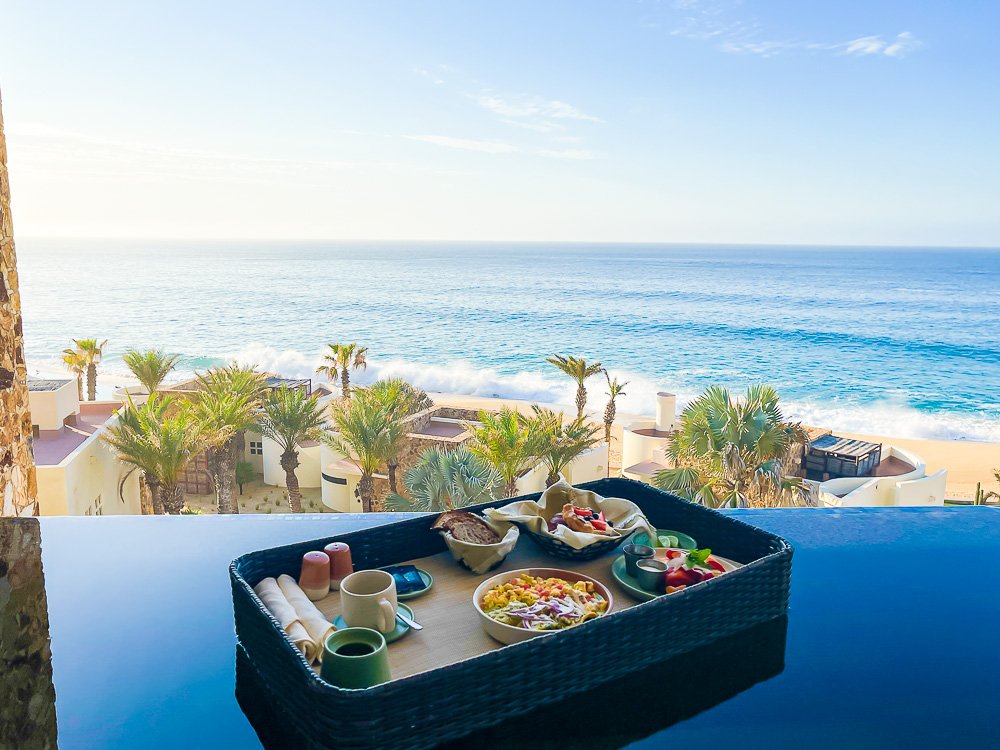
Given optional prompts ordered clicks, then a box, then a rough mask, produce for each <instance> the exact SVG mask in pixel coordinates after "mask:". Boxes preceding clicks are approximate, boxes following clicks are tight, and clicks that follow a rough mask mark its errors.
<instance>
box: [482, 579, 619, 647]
mask: <svg viewBox="0 0 1000 750" xmlns="http://www.w3.org/2000/svg"><path fill="white" fill-rule="evenodd" d="M525 575H527V576H534V577H540V578H562V579H563V580H565V581H569V582H570V583H576V582H577V581H589V582H590V583H592V584H594V590H595V591H596V593H598V594H600V595H601V596H602V597H604V599H605V601H607V603H608V607H607V609H606V610H604V612H603V613H602V614H599V615H598V616H597V617H596V618H593V619H600V618H601V617H604V616H605V615H607V614H608V613H610V612H611V608H612V607H613V606H614V603H615V602H614V598H613V597H612V596H611V592H610V591H609V590H608V587H607V586H605V585H604V584H603V583H601V582H600V581H598V580H597V579H596V578H591V577H590V576H586V575H584V574H583V573H577V572H574V571H572V570H561V569H559V568H521V569H520V570H509V571H507V572H506V573H499V574H497V575H495V576H492V577H490V578H487V579H486V580H485V581H483V582H482V583H481V584H479V585H478V586H477V587H476V591H475V593H473V595H472V606H473V607H475V609H476V614H477V615H478V616H479V622H480V624H481V625H482V626H483V630H485V631H486V632H487V633H488V634H489V635H490V636H491V637H492V638H495V639H496V640H498V641H500V643H504V644H507V645H509V644H511V643H520V642H521V641H526V640H528V639H530V638H536V637H538V636H540V635H551V634H553V633H561V632H563V631H566V630H570V629H572V628H575V627H579V625H585V624H586V623H585V622H584V623H579V624H578V625H570V626H569V627H567V628H561V629H560V630H529V629H527V628H520V627H515V626H514V625H507V624H506V623H502V622H498V621H497V620H494V619H493V618H492V617H490V616H489V615H488V614H486V613H485V612H484V611H483V607H482V604H481V602H482V601H483V597H484V596H485V595H486V592H487V591H489V590H490V589H491V588H493V587H494V586H499V585H500V584H503V583H507V582H508V581H512V580H514V579H515V578H519V577H520V576H525ZM587 622H589V620H588V621H587Z"/></svg>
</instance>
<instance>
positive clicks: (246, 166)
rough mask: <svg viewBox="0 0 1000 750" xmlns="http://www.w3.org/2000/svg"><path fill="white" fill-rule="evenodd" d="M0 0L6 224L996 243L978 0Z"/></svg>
mask: <svg viewBox="0 0 1000 750" xmlns="http://www.w3.org/2000/svg"><path fill="white" fill-rule="evenodd" d="M823 6H825V7H821V6H820V5H819V4H816V3H796V2H772V3H759V2H751V1H749V0H748V1H747V2H727V1H726V0H705V1H704V2H701V1H699V0H677V1H676V2H632V3H597V2H586V3H580V2H563V3H557V2H548V3H542V4H540V3H525V2H506V3H499V4H498V3H486V2H464V1H463V2H434V3H412V2H379V3H319V4H316V3H294V4H287V3H285V4H273V3H252V2H239V3H223V2H213V3H191V2H184V3H170V4H144V3H124V2H121V3H85V4H81V3H69V2H66V3H61V4H56V3H51V4H46V6H45V8H44V10H43V9H42V8H41V7H40V6H39V5H38V4H37V3H33V2H24V1H15V2H6V3H4V6H3V9H2V11H0V38H2V45H0V87H2V90H3V104H4V114H5V119H6V128H7V135H8V139H9V152H10V157H9V158H10V173H11V184H12V195H13V200H14V220H15V229H16V231H17V232H18V234H19V235H23V236H56V237H81V236H82V237H102V236H116V237H151V238H157V237H214V238H230V237H232V238H245V237H253V238H334V239H335V238H388V239H394V238H399V239H402V238H408V239H459V238H461V239H480V240H517V239H535V240H594V241H657V242H743V243H830V244H904V245H906V244H910V245H913V244H916V245H938V246H941V245H985V246H995V245H1000V212H998V211H997V195H998V187H1000V128H997V123H998V122H1000V90H998V89H1000V83H998V81H1000V79H998V77H997V76H996V75H995V71H996V70H997V69H998V66H1000V52H998V47H997V45H996V43H995V31H996V28H997V27H998V25H1000V7H998V6H995V5H992V4H988V3H980V4H966V3H960V4H926V5H922V6H919V7H918V6H917V5H915V4H913V3H906V2H883V3H878V4H873V3H869V2H857V1H853V2H837V3H825V4H823Z"/></svg>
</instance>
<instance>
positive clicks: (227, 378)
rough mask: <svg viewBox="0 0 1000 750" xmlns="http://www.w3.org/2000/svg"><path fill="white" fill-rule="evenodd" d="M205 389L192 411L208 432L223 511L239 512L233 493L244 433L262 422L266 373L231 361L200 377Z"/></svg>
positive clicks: (210, 468)
mask: <svg viewBox="0 0 1000 750" xmlns="http://www.w3.org/2000/svg"><path fill="white" fill-rule="evenodd" d="M198 381H199V383H200V385H201V392H200V393H199V394H198V399H197V401H195V402H194V404H193V405H192V407H191V411H192V413H193V415H194V417H195V419H197V420H198V422H199V424H200V425H201V426H202V429H203V430H204V431H205V433H206V439H207V440H208V443H209V445H208V449H207V450H206V456H205V457H206V459H207V463H208V473H209V475H210V476H211V477H212V484H213V485H214V486H215V498H216V503H217V506H218V512H219V513H239V512H240V510H239V502H238V501H236V500H235V499H234V497H233V482H234V481H235V480H236V462H237V460H238V457H239V456H238V454H239V449H238V446H239V443H240V435H241V434H242V433H243V432H245V431H246V430H249V429H250V428H251V427H254V426H256V425H257V424H258V423H259V422H260V417H261V406H262V403H263V401H264V393H265V382H264V376H263V375H262V374H261V373H259V372H257V371H256V370H255V369H254V368H252V367H241V366H240V365H230V366H228V367H217V368H213V369H211V370H209V371H208V372H207V373H205V374H204V375H200V376H199V377H198Z"/></svg>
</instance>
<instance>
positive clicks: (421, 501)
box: [385, 447, 503, 513]
mask: <svg viewBox="0 0 1000 750" xmlns="http://www.w3.org/2000/svg"><path fill="white" fill-rule="evenodd" d="M403 481H404V483H405V484H406V489H407V491H408V492H409V494H410V497H409V498H406V497H403V496H402V495H397V494H391V495H389V496H388V497H387V498H386V499H385V508H386V510H395V511H404V512H405V511H425V512H433V513H443V512H444V511H446V510H455V509H456V508H464V507H465V506H467V505H475V504H477V503H485V502H488V501H490V500H493V499H495V498H496V496H497V493H498V492H499V491H500V489H501V487H502V486H503V477H501V476H500V472H498V471H497V470H496V469H494V468H493V467H492V466H490V465H489V464H487V463H486V462H485V461H483V460H482V459H481V458H479V457H478V456H475V455H474V454H473V453H472V452H471V451H469V449H468V448H465V447H458V448H456V449H455V450H452V451H448V450H443V449H441V448H428V449H427V450H425V451H424V452H423V453H422V454H420V459H419V460H418V461H417V464H416V465H415V466H414V467H413V468H411V469H410V470H409V471H407V472H406V476H405V477H404V480H403Z"/></svg>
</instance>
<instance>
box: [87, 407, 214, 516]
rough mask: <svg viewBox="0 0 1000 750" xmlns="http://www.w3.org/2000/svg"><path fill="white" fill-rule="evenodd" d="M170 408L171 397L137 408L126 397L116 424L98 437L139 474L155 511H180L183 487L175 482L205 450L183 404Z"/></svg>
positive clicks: (196, 425) (197, 429)
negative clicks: (124, 405) (126, 402)
mask: <svg viewBox="0 0 1000 750" xmlns="http://www.w3.org/2000/svg"><path fill="white" fill-rule="evenodd" d="M173 407H174V402H173V399H170V398H164V399H161V398H159V397H157V396H156V395H153V396H151V397H150V398H149V400H148V401H147V402H146V403H144V404H143V405H142V406H138V407H137V406H135V405H134V404H133V403H132V401H131V400H129V402H128V404H127V405H126V407H125V408H124V409H122V410H121V411H120V412H119V413H118V422H117V424H114V425H112V426H110V427H109V428H108V429H107V432H106V433H105V434H104V435H103V436H102V439H103V440H105V441H106V442H107V443H108V444H109V445H110V446H111V447H112V448H113V449H114V450H115V452H116V453H117V456H118V460H120V461H121V462H122V463H125V464H128V465H130V466H133V467H135V468H136V469H138V470H139V471H141V472H142V473H143V479H144V480H145V482H146V487H147V488H148V489H149V492H150V496H151V499H152V503H153V512H154V513H157V514H161V513H169V514H177V513H180V512H181V509H182V508H183V507H184V488H183V487H181V486H180V485H179V484H178V482H179V480H180V478H181V475H182V474H183V473H184V471H185V469H186V468H187V466H188V464H189V463H190V462H191V461H192V460H194V458H195V457H196V456H198V455H199V454H200V453H201V452H202V451H203V450H204V449H205V439H204V433H203V432H202V430H201V428H200V427H199V425H198V423H197V422H196V420H195V419H194V418H193V417H192V416H191V412H190V410H189V409H188V408H187V405H186V404H182V405H181V407H180V408H179V409H175V408H173Z"/></svg>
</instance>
